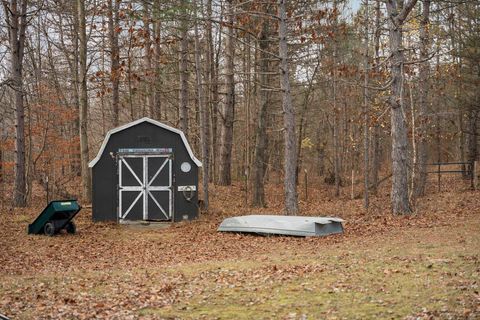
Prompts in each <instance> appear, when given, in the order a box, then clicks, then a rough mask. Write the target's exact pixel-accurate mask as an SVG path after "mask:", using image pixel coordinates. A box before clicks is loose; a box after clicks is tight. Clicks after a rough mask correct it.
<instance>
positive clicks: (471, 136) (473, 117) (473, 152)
mask: <svg viewBox="0 0 480 320" xmlns="http://www.w3.org/2000/svg"><path fill="white" fill-rule="evenodd" d="M478 116H479V111H478V110H475V109H474V107H473V106H469V110H468V129H467V130H468V134H467V147H468V153H467V162H468V167H469V168H468V169H469V170H468V177H469V178H472V175H473V164H474V162H475V160H477V155H478V147H477V146H478V141H477V140H478V139H477V137H478V135H479V134H478V132H477V131H478V130H477V128H478V125H477V122H478ZM471 180H472V183H473V179H471ZM472 188H473V185H472Z"/></svg>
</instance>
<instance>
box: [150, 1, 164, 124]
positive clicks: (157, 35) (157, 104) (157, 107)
mask: <svg viewBox="0 0 480 320" xmlns="http://www.w3.org/2000/svg"><path fill="white" fill-rule="evenodd" d="M160 3H161V2H160V0H155V1H154V2H153V19H154V22H153V41H154V42H153V56H154V59H153V61H154V62H153V65H154V68H155V80H154V81H155V84H154V91H155V92H154V95H153V114H152V117H153V118H154V119H155V120H161V119H162V92H161V90H160V89H161V87H162V69H161V65H160V59H161V55H162V48H161V45H160V43H161V39H162V35H161V30H162V29H161V20H160V12H161V8H160Z"/></svg>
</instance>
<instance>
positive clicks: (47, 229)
mask: <svg viewBox="0 0 480 320" xmlns="http://www.w3.org/2000/svg"><path fill="white" fill-rule="evenodd" d="M43 233H45V235H47V236H49V237H51V236H53V235H55V225H54V224H53V222H47V223H45V226H44V227H43Z"/></svg>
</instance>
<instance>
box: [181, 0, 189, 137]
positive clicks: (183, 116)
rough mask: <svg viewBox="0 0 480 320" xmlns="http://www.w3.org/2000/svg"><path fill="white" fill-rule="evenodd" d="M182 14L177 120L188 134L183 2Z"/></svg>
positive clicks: (186, 61)
mask: <svg viewBox="0 0 480 320" xmlns="http://www.w3.org/2000/svg"><path fill="white" fill-rule="evenodd" d="M183 6H184V7H183V8H182V10H183V16H182V21H181V26H180V28H181V30H180V32H181V35H180V37H181V40H180V59H179V63H180V64H179V72H180V96H179V102H180V105H179V118H180V119H179V121H180V130H182V131H183V133H185V135H187V136H188V75H189V74H188V17H187V10H188V9H187V8H186V6H187V3H186V2H184V3H183Z"/></svg>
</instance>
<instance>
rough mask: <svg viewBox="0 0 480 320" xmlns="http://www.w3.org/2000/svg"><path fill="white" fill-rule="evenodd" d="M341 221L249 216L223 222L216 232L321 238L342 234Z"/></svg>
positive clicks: (329, 218) (324, 218) (333, 219)
mask: <svg viewBox="0 0 480 320" xmlns="http://www.w3.org/2000/svg"><path fill="white" fill-rule="evenodd" d="M342 222H344V220H343V219H340V218H333V217H304V216H277V215H249V216H240V217H232V218H227V219H225V220H223V222H222V223H221V224H220V226H219V227H218V229H217V230H218V231H229V232H248V233H258V234H280V235H289V236H300V237H321V236H326V235H329V234H335V233H342V232H343V226H342Z"/></svg>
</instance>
